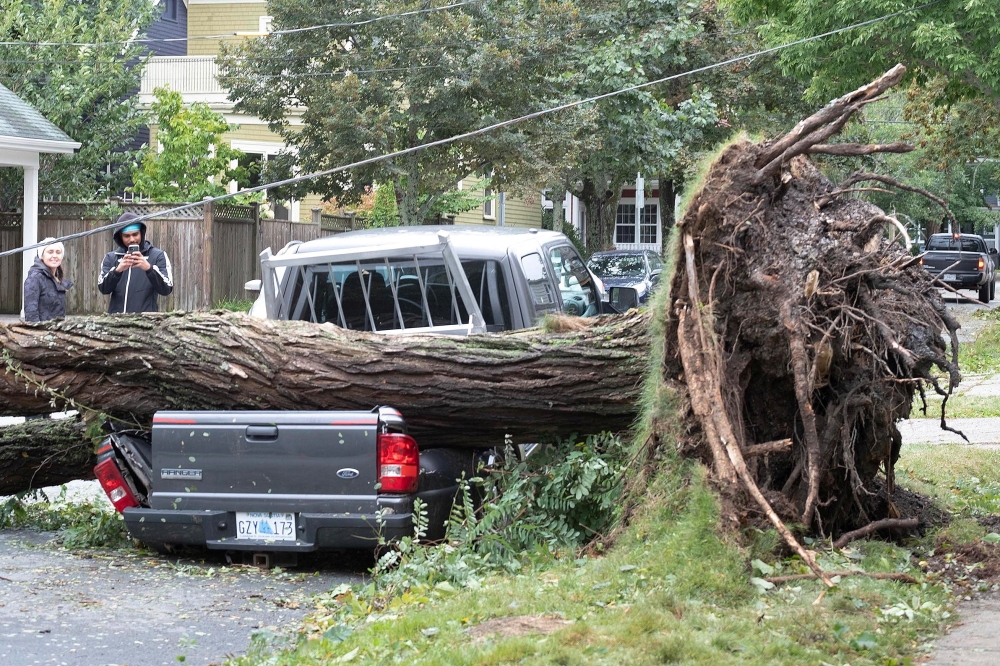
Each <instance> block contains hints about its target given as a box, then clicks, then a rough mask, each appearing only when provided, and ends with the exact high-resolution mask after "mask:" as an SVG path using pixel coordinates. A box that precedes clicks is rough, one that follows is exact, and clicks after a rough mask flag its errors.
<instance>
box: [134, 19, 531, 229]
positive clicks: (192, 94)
mask: <svg viewBox="0 0 1000 666" xmlns="http://www.w3.org/2000/svg"><path fill="white" fill-rule="evenodd" d="M161 2H164V3H165V8H164V12H163V17H161V19H160V20H159V21H157V24H156V25H157V29H158V30H159V31H160V32H162V34H163V35H164V36H172V35H176V34H181V35H185V36H186V37H187V42H186V43H187V48H186V53H183V54H181V53H180V49H179V47H177V46H172V47H171V48H167V49H160V48H157V52H161V53H162V52H163V51H164V50H167V51H171V52H173V53H174V55H157V56H154V57H152V58H150V61H149V65H148V66H147V67H146V70H145V72H143V76H142V85H141V88H140V91H139V101H140V103H141V104H142V105H144V106H145V107H146V108H149V106H150V105H151V104H152V102H153V91H154V90H155V89H156V88H158V87H161V86H167V87H169V88H170V89H171V90H175V91H177V92H180V93H181V95H182V96H183V98H184V101H185V102H186V103H189V104H191V103H195V102H204V103H206V104H208V105H209V107H210V108H212V109H213V110H214V111H217V112H219V113H221V114H222V115H223V116H225V118H226V121H227V122H229V123H230V124H233V125H237V126H238V129H236V130H235V131H233V132H229V133H227V134H226V135H225V138H226V139H227V140H228V141H229V142H230V144H231V145H232V147H233V148H238V149H239V150H242V151H243V152H244V153H246V154H247V156H248V158H249V160H251V161H257V162H266V161H267V160H268V159H271V158H273V157H274V156H275V155H277V154H278V153H280V152H281V151H282V150H284V149H285V148H286V144H285V142H284V141H283V140H282V138H281V137H280V136H279V135H277V134H275V133H273V132H271V130H270V129H268V127H267V123H265V122H263V121H262V120H260V119H259V118H255V117H252V116H246V115H243V114H239V113H236V112H235V111H234V109H233V103H232V102H231V101H229V99H228V91H226V90H225V89H223V88H222V86H221V85H219V82H218V73H219V70H218V65H217V64H216V60H215V59H216V56H217V55H218V53H219V45H220V43H221V42H223V41H226V42H230V43H235V42H237V41H238V40H240V39H246V38H247V37H252V36H258V35H261V34H265V33H267V32H269V31H270V28H271V16H270V15H268V13H267V3H266V2H265V1H264V0H161ZM165 29H166V30H169V32H166V31H164V30H165ZM219 35H233V36H231V37H228V36H227V37H223V38H220V37H218V36H219ZM150 36H151V37H153V36H154V35H153V30H151V32H150ZM157 36H158V35H157ZM183 43H184V42H183V41H181V42H171V43H168V45H171V44H172V45H178V44H183ZM286 117H287V118H288V121H289V124H290V125H291V127H293V128H294V127H296V126H301V125H302V120H301V117H302V109H295V108H290V109H288V111H287V115H286ZM150 141H151V142H153V141H155V133H152V134H151V137H150ZM251 184H257V183H251ZM235 187H236V184H235V183H233V184H231V188H235ZM458 188H459V189H467V190H469V191H472V190H474V189H478V190H480V191H479V194H480V196H482V197H484V198H485V202H484V204H483V205H482V206H481V207H479V208H478V209H476V210H471V211H467V212H464V213H462V214H460V215H458V216H457V217H456V219H455V223H456V224H480V225H491V226H505V225H506V226H518V227H541V223H542V208H541V198H540V194H539V195H534V196H529V197H524V198H514V197H508V196H506V194H505V193H487V192H486V190H485V188H484V187H483V185H482V181H481V179H479V178H476V177H475V176H469V177H467V178H465V179H463V180H462V181H461V182H460V183H459V184H458ZM232 191H235V189H233V190H232ZM321 203H322V202H321V198H320V197H319V196H315V195H310V196H308V197H306V198H305V199H304V200H302V201H294V200H293V201H291V202H289V205H288V206H287V207H284V206H278V205H275V204H272V206H271V209H272V212H273V214H274V216H275V218H277V219H288V220H292V221H297V222H309V221H310V220H311V218H312V213H311V209H312V208H314V207H317V206H319V205H320V204H321Z"/></svg>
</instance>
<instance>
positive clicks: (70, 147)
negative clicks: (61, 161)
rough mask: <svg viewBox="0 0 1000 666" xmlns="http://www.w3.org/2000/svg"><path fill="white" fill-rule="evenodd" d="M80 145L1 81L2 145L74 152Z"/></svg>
mask: <svg viewBox="0 0 1000 666" xmlns="http://www.w3.org/2000/svg"><path fill="white" fill-rule="evenodd" d="M79 147H80V144H79V143H77V142H76V141H74V140H73V139H71V138H69V137H68V136H67V135H66V133H65V132H63V131H62V130H61V129H59V128H58V127H56V126H55V125H53V124H52V123H51V122H49V121H48V120H46V118H45V116H43V115H42V114H41V113H39V112H38V110H37V109H36V108H35V107H33V106H31V105H30V104H28V103H27V102H25V101H24V100H23V99H21V98H20V97H18V96H17V95H15V94H14V93H13V92H11V91H10V89H9V88H7V87H6V86H4V85H3V84H0V148H13V149H17V150H28V151H37V152H42V153H72V152H73V151H74V150H75V149H77V148H79Z"/></svg>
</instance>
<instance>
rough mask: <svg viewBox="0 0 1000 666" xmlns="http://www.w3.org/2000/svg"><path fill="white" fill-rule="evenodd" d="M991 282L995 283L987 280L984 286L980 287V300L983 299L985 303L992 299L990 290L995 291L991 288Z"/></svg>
mask: <svg viewBox="0 0 1000 666" xmlns="http://www.w3.org/2000/svg"><path fill="white" fill-rule="evenodd" d="M991 284H993V283H992V282H987V283H986V284H984V285H983V286H982V287H980V288H979V300H980V301H982V302H983V303H989V302H990V300H991V299H990V292H991V291H993V290H992V289H991V288H990V285H991Z"/></svg>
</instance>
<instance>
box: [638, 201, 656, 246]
mask: <svg viewBox="0 0 1000 666" xmlns="http://www.w3.org/2000/svg"><path fill="white" fill-rule="evenodd" d="M656 208H657V205H656V204H646V205H645V206H643V207H642V214H641V215H640V217H639V242H640V243H656Z"/></svg>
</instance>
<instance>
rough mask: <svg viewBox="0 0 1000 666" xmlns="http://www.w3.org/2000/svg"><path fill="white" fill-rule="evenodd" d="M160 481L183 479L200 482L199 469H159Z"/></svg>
mask: <svg viewBox="0 0 1000 666" xmlns="http://www.w3.org/2000/svg"><path fill="white" fill-rule="evenodd" d="M160 478H161V479H183V480H185V481H201V470H200V469H161V470H160Z"/></svg>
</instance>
